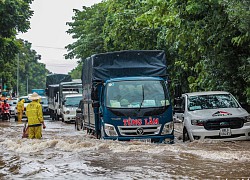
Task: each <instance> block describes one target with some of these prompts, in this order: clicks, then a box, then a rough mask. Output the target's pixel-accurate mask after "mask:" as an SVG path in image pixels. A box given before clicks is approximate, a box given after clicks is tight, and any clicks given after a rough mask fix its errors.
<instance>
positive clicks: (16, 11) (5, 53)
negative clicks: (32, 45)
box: [0, 0, 33, 86]
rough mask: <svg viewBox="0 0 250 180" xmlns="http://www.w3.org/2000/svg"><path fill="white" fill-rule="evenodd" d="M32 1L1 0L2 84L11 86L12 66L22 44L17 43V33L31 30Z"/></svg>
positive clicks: (0, 59) (0, 61)
mask: <svg viewBox="0 0 250 180" xmlns="http://www.w3.org/2000/svg"><path fill="white" fill-rule="evenodd" d="M31 2H32V0H18V1H16V0H0V19H1V21H0V64H1V69H2V70H1V72H0V77H1V78H2V83H3V84H7V85H8V86H9V82H6V80H8V79H10V78H11V77H10V76H11V73H10V72H9V71H10V70H11V68H12V64H13V62H14V61H15V57H16V54H17V53H18V51H19V48H20V46H21V45H20V44H19V42H18V41H16V35H17V32H26V31H27V30H28V29H29V28H30V22H29V19H30V17H31V16H32V14H33V11H31V10H30V4H31Z"/></svg>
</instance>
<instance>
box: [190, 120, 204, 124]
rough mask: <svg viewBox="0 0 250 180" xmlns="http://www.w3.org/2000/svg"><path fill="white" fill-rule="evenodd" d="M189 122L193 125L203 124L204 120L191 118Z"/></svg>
mask: <svg viewBox="0 0 250 180" xmlns="http://www.w3.org/2000/svg"><path fill="white" fill-rule="evenodd" d="M191 124H192V125H194V126H204V124H205V120H202V119H192V120H191Z"/></svg>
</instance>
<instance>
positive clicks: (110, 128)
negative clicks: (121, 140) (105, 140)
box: [104, 124, 117, 136]
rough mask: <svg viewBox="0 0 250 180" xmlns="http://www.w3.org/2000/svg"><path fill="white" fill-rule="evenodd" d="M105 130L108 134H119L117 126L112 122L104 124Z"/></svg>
mask: <svg viewBox="0 0 250 180" xmlns="http://www.w3.org/2000/svg"><path fill="white" fill-rule="evenodd" d="M104 131H105V133H106V134H107V136H117V132H116V130H115V127H114V126H113V125H111V124H104Z"/></svg>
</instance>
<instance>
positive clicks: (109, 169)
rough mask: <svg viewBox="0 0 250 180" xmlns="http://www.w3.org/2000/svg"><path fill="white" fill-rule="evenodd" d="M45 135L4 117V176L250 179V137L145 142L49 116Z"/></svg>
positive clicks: (0, 132) (0, 134) (0, 170)
mask: <svg viewBox="0 0 250 180" xmlns="http://www.w3.org/2000/svg"><path fill="white" fill-rule="evenodd" d="M45 123H46V126H47V128H46V129H45V130H44V131H43V139H41V140H30V139H22V138H21V136H22V129H23V124H18V123H17V122H15V121H14V120H11V121H10V122H2V121H0V147H1V155H0V179H8V180H9V179H52V178H53V179H56V180H57V179H58V180H59V179H60V180H61V179H84V180H85V179H100V180H103V179H125V180H136V179H152V180H153V179H250V170H249V167H250V141H242V142H240V141H238V142H217V141H206V142H198V141H194V142H192V143H191V142H187V143H183V142H182V141H181V140H178V136H180V135H181V134H179V133H178V132H180V124H178V123H176V124H175V125H176V130H177V133H176V137H177V138H176V140H175V144H172V145H169V144H144V143H141V142H133V143H132V142H131V143H130V142H117V141H105V140H97V139H94V138H93V137H92V136H89V135H87V134H86V133H85V132H84V131H76V130H75V127H74V124H66V123H63V122H61V121H51V120H50V119H49V118H46V120H45Z"/></svg>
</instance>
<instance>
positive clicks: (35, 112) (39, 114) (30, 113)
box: [26, 101, 43, 126]
mask: <svg viewBox="0 0 250 180" xmlns="http://www.w3.org/2000/svg"><path fill="white" fill-rule="evenodd" d="M26 115H27V117H28V125H29V126H32V125H38V124H41V123H43V111H42V105H41V104H40V103H39V102H37V101H32V102H31V103H29V104H28V106H27V107H26Z"/></svg>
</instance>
